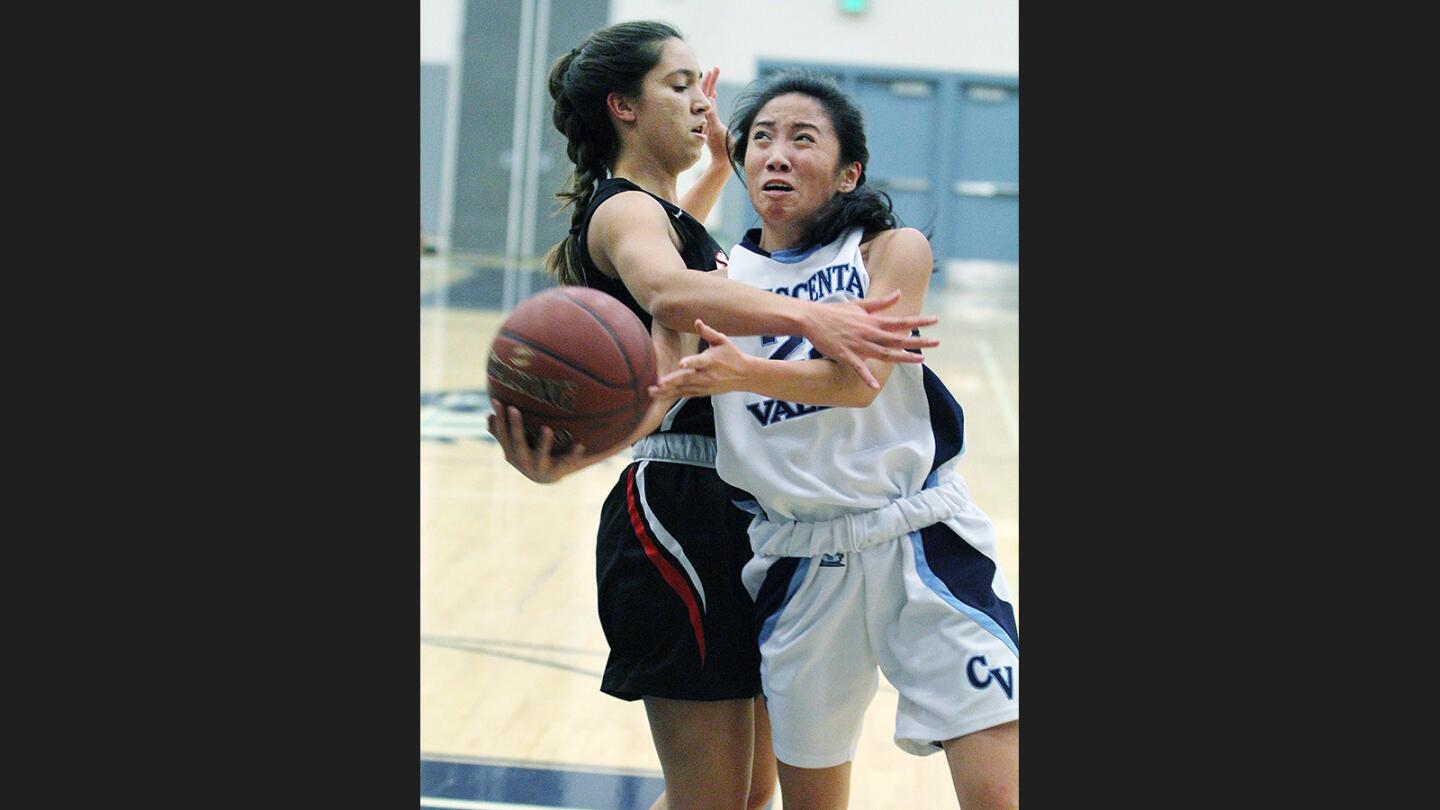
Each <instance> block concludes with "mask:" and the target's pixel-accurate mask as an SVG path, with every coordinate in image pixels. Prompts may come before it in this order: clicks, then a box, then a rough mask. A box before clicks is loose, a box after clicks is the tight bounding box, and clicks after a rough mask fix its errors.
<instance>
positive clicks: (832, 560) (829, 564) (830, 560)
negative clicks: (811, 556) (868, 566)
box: [820, 552, 845, 568]
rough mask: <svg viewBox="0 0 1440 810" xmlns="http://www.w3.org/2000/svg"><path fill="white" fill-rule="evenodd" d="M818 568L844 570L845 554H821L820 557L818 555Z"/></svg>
mask: <svg viewBox="0 0 1440 810" xmlns="http://www.w3.org/2000/svg"><path fill="white" fill-rule="evenodd" d="M820 567H821V568H844V567H845V554H844V552H841V553H839V554H821V555H820Z"/></svg>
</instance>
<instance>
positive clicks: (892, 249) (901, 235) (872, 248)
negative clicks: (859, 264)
mask: <svg viewBox="0 0 1440 810" xmlns="http://www.w3.org/2000/svg"><path fill="white" fill-rule="evenodd" d="M860 255H861V258H863V259H864V261H865V265H866V267H867V268H869V269H870V271H871V272H872V273H873V272H874V271H875V270H876V269H877V268H882V267H883V268H894V269H897V270H901V271H904V270H923V271H924V272H926V273H929V272H930V267H931V263H932V262H933V261H934V253H933V252H932V251H931V249H930V240H929V239H926V238H925V234H923V233H921V232H919V231H917V230H915V229H914V228H892V229H890V230H886V231H880V232H878V233H875V234H873V235H867V238H866V241H863V242H861V244H860Z"/></svg>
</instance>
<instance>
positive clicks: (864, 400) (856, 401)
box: [846, 383, 881, 408]
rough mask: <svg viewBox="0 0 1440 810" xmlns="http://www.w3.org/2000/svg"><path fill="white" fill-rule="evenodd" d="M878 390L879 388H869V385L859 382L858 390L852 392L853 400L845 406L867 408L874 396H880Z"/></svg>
mask: <svg viewBox="0 0 1440 810" xmlns="http://www.w3.org/2000/svg"><path fill="white" fill-rule="evenodd" d="M880 391H881V389H880V388H871V387H870V386H868V385H866V384H864V383H861V384H860V390H858V391H855V392H854V394H853V395H852V399H853V401H852V402H850V403H848V404H847V405H846V407H848V408H868V407H870V403H872V402H874V401H875V397H877V396H880Z"/></svg>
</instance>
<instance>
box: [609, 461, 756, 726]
mask: <svg viewBox="0 0 1440 810" xmlns="http://www.w3.org/2000/svg"><path fill="white" fill-rule="evenodd" d="M738 492H739V490H735V489H733V488H730V487H727V486H726V485H725V483H724V482H723V481H721V480H720V477H719V476H718V475H716V473H715V470H713V469H710V468H708V467H700V466H695V465H690V464H678V463H673V462H665V461H637V462H634V463H632V464H630V465H629V466H628V467H626V468H625V472H624V473H623V474H622V475H621V476H620V481H619V482H618V483H616V485H615V488H614V489H612V490H611V491H610V495H609V497H607V498H606V500H605V505H604V507H603V508H602V510H601V513H600V532H599V538H598V542H597V545H596V555H595V556H596V561H595V568H596V576H597V581H598V585H599V601H600V625H601V627H602V628H603V629H604V631H605V638H606V640H607V641H609V643H610V657H609V660H607V661H606V664H605V676H604V679H603V680H602V681H601V685H600V691H602V692H605V693H606V694H609V695H614V696H615V697H618V698H620V699H622V700H636V699H637V698H640V697H643V696H647V695H648V696H652V697H662V698H672V699H676V700H733V699H738V698H748V697H754V696H755V695H756V694H758V693H759V691H760V650H759V646H758V645H757V643H756V637H755V603H754V602H753V601H752V600H751V598H750V594H749V593H748V592H747V591H746V590H745V586H744V585H743V584H742V583H741V581H740V570H741V569H742V568H743V567H744V566H745V563H746V562H747V561H749V559H750V556H751V554H750V541H749V538H748V536H747V534H746V529H747V527H748V526H749V524H750V517H751V516H750V515H749V514H748V513H747V512H744V511H742V510H741V509H739V508H738V507H736V506H735V505H734V504H733V503H731V496H732V493H738Z"/></svg>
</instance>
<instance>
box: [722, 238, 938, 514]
mask: <svg viewBox="0 0 1440 810" xmlns="http://www.w3.org/2000/svg"><path fill="white" fill-rule="evenodd" d="M863 234H864V231H863V229H861V228H858V227H857V228H852V229H850V230H849V231H847V232H846V233H845V234H843V235H842V236H841V237H839V238H838V239H836V240H835V241H833V242H831V243H829V244H826V245H821V246H818V247H816V248H812V249H810V250H807V251H779V252H777V253H775V254H773V255H772V254H768V253H766V252H765V251H763V250H761V249H760V248H759V246H758V245H756V244H754V243H753V242H752V241H750V239H749V238H747V239H746V240H745V241H742V242H741V243H740V244H739V245H737V246H736V247H735V249H734V250H733V251H732V252H731V254H730V267H729V277H730V278H731V279H733V280H735V281H740V282H742V283H745V284H748V285H750V286H752V287H761V288H764V289H768V290H772V291H774V292H776V293H779V294H782V295H789V296H792V297H795V298H801V299H804V300H810V301H822V302H840V301H850V300H855V299H858V298H864V297H865V295H866V293H867V291H868V290H869V289H870V274H869V273H868V272H866V269H865V262H864V261H863V260H862V259H861V257H860V239H861V237H862V236H863ZM731 342H733V343H734V344H735V346H736V347H737V348H739V349H740V350H741V351H743V352H746V353H747V354H751V355H754V356H757V357H764V358H767V359H776V360H805V359H808V358H813V357H818V356H819V354H818V353H817V352H815V350H814V347H813V346H811V344H810V341H808V340H806V339H804V338H803V337H801V336H799V335H795V336H788V335H772V336H752V337H732V338H731ZM712 399H713V404H714V409H715V425H716V431H715V432H716V434H717V449H716V460H715V466H716V469H717V471H718V472H719V473H720V476H721V478H723V479H724V480H725V481H726V482H727V483H729V484H731V485H733V486H736V487H739V488H741V489H743V490H746V491H748V492H750V493H751V494H753V495H754V496H755V498H756V499H757V501H758V502H759V506H760V507H761V508H762V509H763V510H764V512H765V516H766V517H767V518H768V519H769V520H770V521H805V522H813V521H825V520H831V519H834V518H837V517H840V516H843V515H850V514H856V513H860V512H869V511H872V510H876V509H880V508H881V507H884V506H886V505H887V504H890V503H892V502H893V501H896V500H897V499H902V498H907V497H909V496H911V495H915V494H916V493H918V492H920V491H921V490H922V489H924V488H926V487H927V479H928V480H929V481H930V484H929V486H933V485H934V479H933V478H932V475H934V474H935V472H936V470H937V468H939V467H940V466H942V465H944V464H946V463H947V462H950V461H953V460H954V459H956V458H958V457H959V456H960V454H961V453H962V452H963V448H964V416H963V413H962V412H961V409H960V406H959V404H958V403H956V401H955V399H954V398H953V397H952V396H951V395H950V393H949V392H948V391H947V390H946V389H945V386H944V385H943V384H942V383H941V382H940V380H939V378H938V377H936V376H935V374H934V372H932V371H930V370H929V369H926V368H924V366H923V364H911V363H901V364H896V366H895V368H894V371H893V372H892V373H891V375H890V378H889V380H888V381H887V382H886V384H885V387H884V388H883V389H882V390H881V391H880V393H879V395H877V396H876V398H875V400H874V402H872V403H871V404H870V406H869V407H865V408H844V407H825V406H816V405H811V404H806V403H802V402H785V401H780V400H775V399H771V398H769V397H765V396H762V395H760V394H755V393H752V392H748V391H744V392H732V393H726V394H717V395H715V396H714V397H713V398H712Z"/></svg>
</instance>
